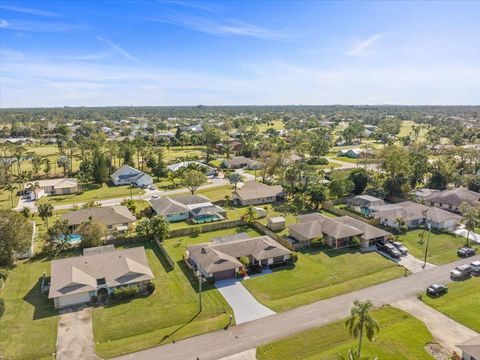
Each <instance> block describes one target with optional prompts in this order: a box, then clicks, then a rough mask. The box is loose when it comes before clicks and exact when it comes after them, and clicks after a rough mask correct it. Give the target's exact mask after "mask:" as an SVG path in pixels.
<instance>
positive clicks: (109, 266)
mask: <svg viewBox="0 0 480 360" xmlns="http://www.w3.org/2000/svg"><path fill="white" fill-rule="evenodd" d="M101 278H105V281H106V284H107V286H109V287H115V286H119V285H127V284H132V283H137V282H140V281H146V280H150V279H153V273H152V271H151V269H150V266H149V265H148V260H147V256H146V254H145V249H144V248H143V246H139V247H134V248H130V249H123V250H113V251H106V252H102V253H98V254H91V255H87V256H76V257H70V258H65V259H60V260H53V261H52V262H51V285H50V291H49V294H48V297H49V298H54V297H60V296H64V295H71V294H78V293H83V292H86V291H92V290H95V289H96V288H97V279H101Z"/></svg>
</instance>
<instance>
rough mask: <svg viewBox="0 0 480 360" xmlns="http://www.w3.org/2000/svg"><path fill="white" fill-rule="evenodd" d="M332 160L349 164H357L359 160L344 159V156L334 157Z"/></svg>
mask: <svg viewBox="0 0 480 360" xmlns="http://www.w3.org/2000/svg"><path fill="white" fill-rule="evenodd" d="M332 160H337V161H342V162H347V163H351V164H357V163H358V160H359V159H353V158H349V157H346V156H335V157H333V158H332Z"/></svg>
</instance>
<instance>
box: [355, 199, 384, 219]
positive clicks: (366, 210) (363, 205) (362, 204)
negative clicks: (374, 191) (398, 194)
mask: <svg viewBox="0 0 480 360" xmlns="http://www.w3.org/2000/svg"><path fill="white" fill-rule="evenodd" d="M346 205H347V208H349V209H351V210H353V211H356V212H359V213H362V214H363V215H367V216H368V215H370V214H371V210H370V209H371V208H372V207H374V206H382V205H385V202H384V201H383V200H382V199H379V198H376V197H373V196H370V195H358V196H355V197H353V198H351V199H347V200H346Z"/></svg>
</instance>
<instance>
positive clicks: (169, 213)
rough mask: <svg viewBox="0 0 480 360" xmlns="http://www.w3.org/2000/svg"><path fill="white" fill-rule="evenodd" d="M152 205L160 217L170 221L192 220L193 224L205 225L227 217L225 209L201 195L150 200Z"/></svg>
mask: <svg viewBox="0 0 480 360" xmlns="http://www.w3.org/2000/svg"><path fill="white" fill-rule="evenodd" d="M150 205H151V207H152V209H153V211H155V213H157V214H158V215H162V216H164V217H165V218H166V219H167V220H168V221H170V222H175V221H185V220H189V219H190V220H191V221H192V222H193V223H205V222H212V221H220V220H224V219H225V218H226V217H227V212H226V211H225V209H223V208H221V207H220V206H217V205H215V204H212V202H211V201H210V200H209V199H208V198H206V197H205V196H201V195H179V196H175V197H172V198H170V197H166V198H160V199H152V200H150Z"/></svg>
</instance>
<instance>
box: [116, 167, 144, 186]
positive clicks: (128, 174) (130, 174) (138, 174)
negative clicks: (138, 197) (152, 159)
mask: <svg viewBox="0 0 480 360" xmlns="http://www.w3.org/2000/svg"><path fill="white" fill-rule="evenodd" d="M110 177H111V178H112V181H113V183H114V184H115V185H134V186H138V187H144V186H150V185H152V184H153V178H152V177H151V176H150V175H148V174H146V173H144V172H143V171H140V170H137V169H135V168H133V167H131V166H129V165H123V166H122V167H121V168H120V169H118V170H116V171H115V172H114V173H113V174H112V175H111V176H110Z"/></svg>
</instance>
